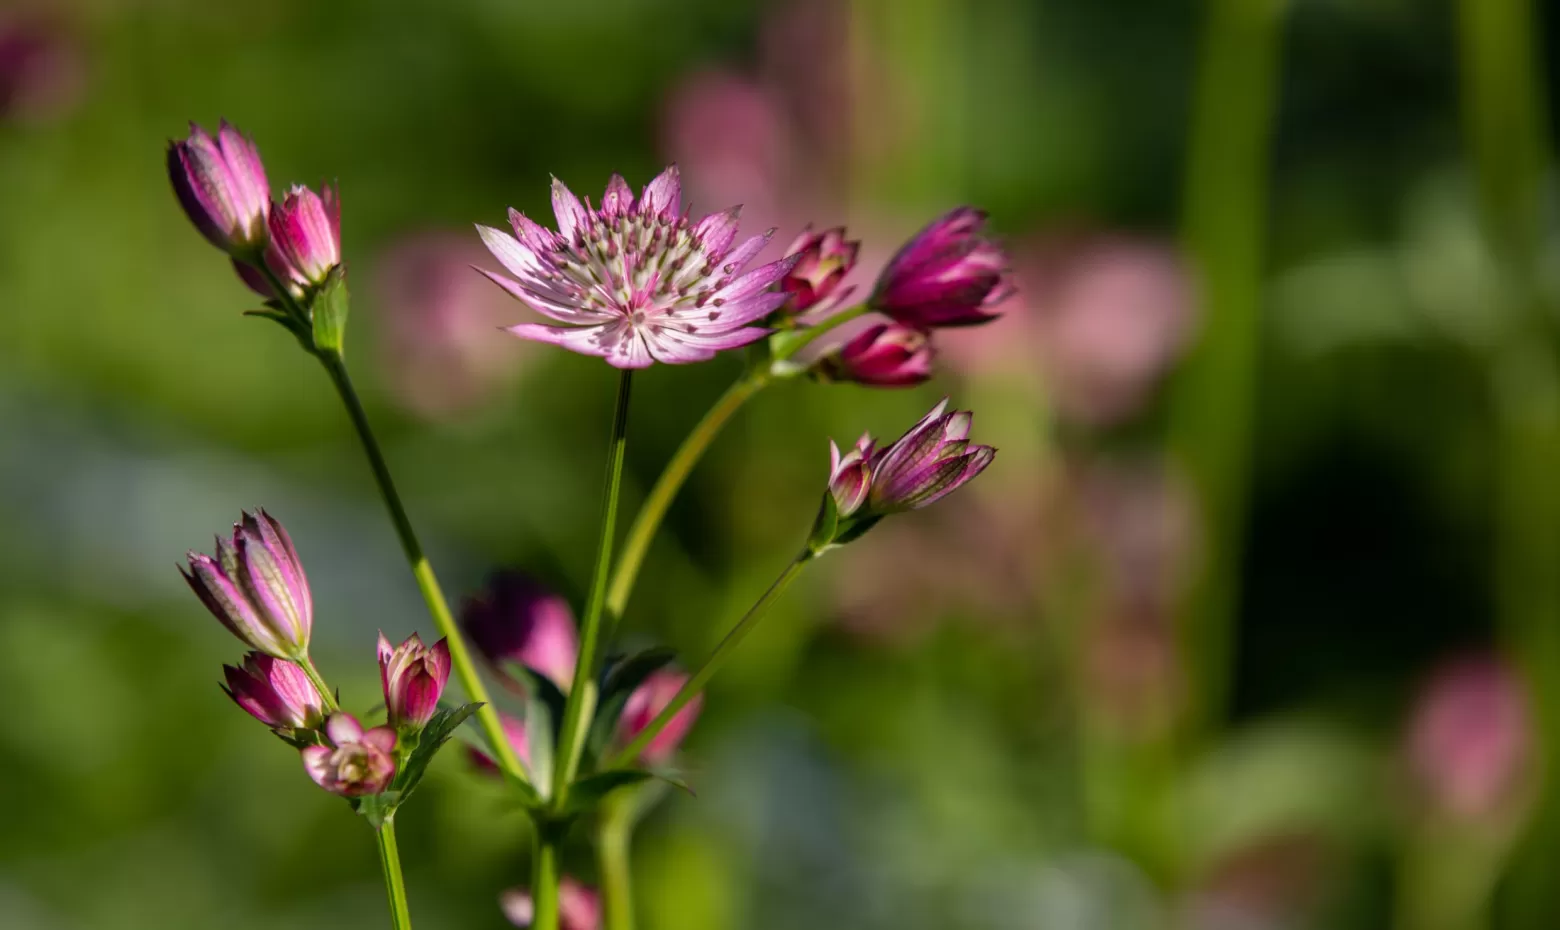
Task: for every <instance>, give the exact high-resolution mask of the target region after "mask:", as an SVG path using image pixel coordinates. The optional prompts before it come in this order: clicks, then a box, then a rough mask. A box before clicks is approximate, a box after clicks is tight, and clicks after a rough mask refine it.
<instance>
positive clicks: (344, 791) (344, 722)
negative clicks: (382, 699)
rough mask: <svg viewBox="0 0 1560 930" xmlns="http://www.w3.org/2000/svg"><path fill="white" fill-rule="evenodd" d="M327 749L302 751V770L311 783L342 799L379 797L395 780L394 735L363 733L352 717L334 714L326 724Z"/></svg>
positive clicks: (381, 730) (391, 732)
mask: <svg viewBox="0 0 1560 930" xmlns="http://www.w3.org/2000/svg"><path fill="white" fill-rule="evenodd" d="M325 735H326V737H328V738H329V739H330V743H331V744H330V745H329V746H309V747H307V748H305V749H303V750H302V754H303V767H304V768H305V769H306V770H307V771H308V773H309V777H310V778H312V779H314V783H315V784H317V785H319V786H320V787H321V788H324V789H325V790H326V791H329V792H330V793H331V794H339V795H341V796H343V797H348V798H355V797H360V796H362V795H365V794H378V793H380V792H381V791H384V790H385V788H387V787H389V785H390V780H391V779H392V778H394V777H395V758H394V757H393V756H392V755H391V753H393V752H395V731H394V730H392V729H390V728H389V727H374V728H373V729H372V730H364V729H363V725H362V724H360V723H358V722H357V718H356V717H353V716H352V715H351V714H346V713H342V714H333V715H332V716H331V718H330V719H329V720H327V721H325Z"/></svg>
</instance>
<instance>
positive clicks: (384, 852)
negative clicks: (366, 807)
mask: <svg viewBox="0 0 1560 930" xmlns="http://www.w3.org/2000/svg"><path fill="white" fill-rule="evenodd" d="M374 833H375V835H376V837H377V838H378V840H379V864H380V865H381V866H383V867H384V871H385V891H387V892H388V893H389V895H390V926H392V927H394V928H395V930H412V915H411V911H410V910H409V909H408V908H407V906H406V880H405V879H404V878H402V877H401V853H400V850H399V849H397V848H396V845H395V819H394V817H386V818H385V820H384V823H382V824H380V825H379V829H378V830H375V831H374Z"/></svg>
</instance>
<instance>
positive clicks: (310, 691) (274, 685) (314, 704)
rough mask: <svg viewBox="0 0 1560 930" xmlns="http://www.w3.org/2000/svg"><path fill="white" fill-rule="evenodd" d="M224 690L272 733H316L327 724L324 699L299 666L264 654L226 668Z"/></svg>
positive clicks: (258, 653)
mask: <svg viewBox="0 0 1560 930" xmlns="http://www.w3.org/2000/svg"><path fill="white" fill-rule="evenodd" d="M222 672H223V675H224V677H226V679H227V684H225V685H224V686H223V688H222V690H223V691H226V692H227V695H228V697H230V698H232V699H233V703H235V704H237V705H238V706H239V707H242V708H243V709H244V710H245V711H248V712H249V714H250V715H251V716H253V717H254V718H255V719H256V720H258V721H260V722H261V723H263V724H265V725H266V726H268V727H270V728H271V729H273V730H288V729H292V730H313V729H316V728H318V727H319V725H320V724H321V723H322V722H324V720H325V699H324V697H323V696H321V694H320V691H319V689H318V688H316V687H315V686H314V682H312V681H310V680H309V676H308V675H307V674H306V673H305V672H304V671H303V669H302V668H299V667H298V666H297V665H296V664H294V663H292V662H289V661H287V660H285V659H278V658H275V657H274V656H269V655H266V654H265V653H263V652H251V653H249V655H247V656H245V658H244V664H243V665H242V666H237V667H235V666H232V665H224V666H222Z"/></svg>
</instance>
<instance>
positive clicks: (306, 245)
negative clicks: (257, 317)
mask: <svg viewBox="0 0 1560 930" xmlns="http://www.w3.org/2000/svg"><path fill="white" fill-rule="evenodd" d="M320 190H321V192H320V193H319V194H316V193H314V191H311V190H309V189H308V188H307V187H304V186H302V185H293V187H292V189H291V190H289V191H288V192H287V196H285V197H283V198H282V202H281V203H280V204H278V205H277V206H276V208H275V209H273V210H272V211H271V220H270V227H271V248H270V250H269V251H268V252H267V253H266V263H267V264H269V265H270V266H271V270H272V271H274V272H276V275H277V277H279V278H281V279H282V280H283V281H286V282H287V283H288V284H289V285H291V286H293V287H296V288H298V289H300V290H302V289H306V288H310V287H319V286H320V285H321V284H324V283H325V278H326V276H327V275H329V274H330V272H331V269H332V268H335V267H336V266H337V265H339V264H341V200H340V198H339V197H338V196H337V193H336V188H335V187H332V186H331V185H329V184H326V185H325V186H324V187H323V188H321V189H320ZM240 273H241V274H242V272H240ZM245 280H246V281H248V280H249V279H248V278H247V277H246V278H245Z"/></svg>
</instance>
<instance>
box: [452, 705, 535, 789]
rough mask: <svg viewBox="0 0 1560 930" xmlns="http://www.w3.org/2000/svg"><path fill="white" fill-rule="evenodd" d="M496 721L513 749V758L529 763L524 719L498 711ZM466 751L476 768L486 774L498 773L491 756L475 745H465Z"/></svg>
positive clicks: (529, 746) (529, 752) (529, 748)
mask: <svg viewBox="0 0 1560 930" xmlns="http://www.w3.org/2000/svg"><path fill="white" fill-rule="evenodd" d="M498 721H499V723H500V724H502V725H503V727H504V737H505V738H506V739H508V740H509V748H511V749H513V750H514V751H515V758H517V759H519V760H520V762H521V763H522V764H524V765H530V764H531V744H530V743H529V742H528V741H527V737H526V729H525V721H524V720H521V719H520V718H519V717H511V716H509V715H508V714H504V713H500V714H499V715H498ZM466 752H467V755H468V757H469V758H470V759H471V764H472V765H474V766H476V767H477V769H478V770H480V771H482V772H484V773H486V774H488V775H499V774H500V772H499V769H498V763H496V762H494V761H493V757H492V756H490V755H488V754H487V753H486V752H484V751H482V750H481V749H478V748H477V747H475V746H467V747H466Z"/></svg>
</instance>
